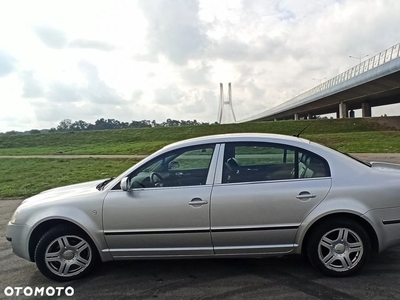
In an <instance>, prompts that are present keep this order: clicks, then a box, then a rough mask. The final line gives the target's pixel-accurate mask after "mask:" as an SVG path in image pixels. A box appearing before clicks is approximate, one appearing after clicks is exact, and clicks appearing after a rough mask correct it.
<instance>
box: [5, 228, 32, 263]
mask: <svg viewBox="0 0 400 300" xmlns="http://www.w3.org/2000/svg"><path fill="white" fill-rule="evenodd" d="M30 230H31V228H30V226H28V225H19V224H12V223H11V222H9V223H8V224H7V231H6V239H7V241H9V242H11V247H12V249H13V252H14V254H16V255H18V256H20V257H22V258H25V259H27V260H30V258H29V250H28V246H29V242H28V241H29V240H28V238H29V233H30Z"/></svg>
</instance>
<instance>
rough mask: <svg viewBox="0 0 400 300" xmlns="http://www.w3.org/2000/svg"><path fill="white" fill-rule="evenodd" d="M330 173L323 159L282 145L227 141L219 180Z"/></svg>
mask: <svg viewBox="0 0 400 300" xmlns="http://www.w3.org/2000/svg"><path fill="white" fill-rule="evenodd" d="M326 176H330V171H329V166H328V164H327V163H326V161H325V160H324V159H322V158H321V157H319V156H318V155H316V154H313V153H311V152H309V151H306V150H303V149H298V148H296V147H291V146H286V145H282V144H272V143H271V144H270V143H227V144H226V145H225V153H224V165H223V178H222V183H235V182H254V181H268V180H287V179H297V178H315V177H326Z"/></svg>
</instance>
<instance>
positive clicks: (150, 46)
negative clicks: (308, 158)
mask: <svg viewBox="0 0 400 300" xmlns="http://www.w3.org/2000/svg"><path fill="white" fill-rule="evenodd" d="M21 7H24V9H23V10H21ZM399 12H400V2H399V1H397V0H351V1H350V0H337V1H334V0H321V1H305V0H279V1H278V0H229V1H228V0H221V1H215V0H199V1H195V0H136V1H130V0H121V1H111V0H100V1H90V0H88V1H83V2H82V1H78V0H70V1H64V0H61V1H51V0H37V1H25V0H15V1H8V2H5V3H3V4H2V9H0V36H1V37H2V38H1V39H0V104H1V106H2V109H1V110H0V132H1V131H7V130H13V129H17V130H28V129H32V128H45V127H47V128H49V127H54V126H56V125H57V123H58V122H59V121H60V120H62V119H65V118H71V119H73V120H75V119H82V120H85V121H87V122H94V121H95V120H96V119H97V118H115V119H119V120H120V121H131V120H142V119H151V120H153V119H156V120H157V121H158V122H162V121H164V120H165V119H167V118H171V119H197V120H199V121H209V122H214V121H215V120H216V115H217V108H218V101H219V83H220V82H223V83H224V84H225V86H224V87H225V92H226V93H227V83H228V82H232V90H233V105H234V108H235V112H236V116H237V118H239V119H240V118H244V117H247V116H250V115H252V114H255V113H258V112H260V110H263V109H267V108H270V107H271V106H273V105H276V104H279V103H281V102H283V101H285V100H288V99H290V98H291V97H293V96H295V95H296V94H298V93H299V92H301V91H306V90H308V89H310V88H312V87H313V86H315V85H317V84H318V83H319V82H318V80H313V78H317V79H321V78H327V79H328V78H330V77H333V76H336V75H337V74H339V73H340V72H343V71H345V70H346V69H348V68H350V67H352V66H353V65H355V64H356V63H357V60H355V59H352V58H349V55H352V56H365V55H367V54H368V55H370V56H372V55H374V54H376V53H378V52H380V51H383V50H384V49H386V48H388V47H391V46H392V45H394V44H397V43H398V42H399V35H398V24H399V21H398V20H399V19H400V13H399ZM399 106H400V105H395V106H392V107H390V108H385V107H382V108H379V109H378V108H374V110H373V113H374V114H377V115H382V114H384V113H387V114H388V115H389V114H400V108H399ZM385 110H388V112H384V111H385ZM389 112H390V113H389Z"/></svg>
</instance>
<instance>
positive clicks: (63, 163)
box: [0, 158, 137, 199]
mask: <svg viewBox="0 0 400 300" xmlns="http://www.w3.org/2000/svg"><path fill="white" fill-rule="evenodd" d="M136 162H137V160H134V159H98V158H88V159H85V158H80V159H43V158H27V159H21V158H3V159H0V166H1V168H0V199H1V198H3V199H5V198H16V197H28V196H31V195H34V194H37V193H39V192H42V191H44V190H47V189H50V188H54V187H57V186H63V185H68V184H73V183H79V182H84V181H90V180H96V179H102V178H107V177H114V176H117V175H119V174H120V173H122V172H123V171H125V170H126V169H128V168H130V167H131V166H133V165H134V164H135V163H136Z"/></svg>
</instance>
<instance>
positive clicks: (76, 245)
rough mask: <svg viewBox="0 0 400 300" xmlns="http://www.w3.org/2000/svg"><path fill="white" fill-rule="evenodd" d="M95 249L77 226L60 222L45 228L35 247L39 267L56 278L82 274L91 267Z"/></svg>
mask: <svg viewBox="0 0 400 300" xmlns="http://www.w3.org/2000/svg"><path fill="white" fill-rule="evenodd" d="M97 257H98V255H97V250H96V249H95V247H94V245H93V242H92V241H91V239H90V238H89V237H88V236H87V235H86V234H85V233H83V232H81V231H80V230H79V229H77V228H74V227H72V226H66V225H59V226H57V227H54V228H52V229H50V230H49V231H47V232H46V233H45V234H44V235H43V237H42V238H41V239H40V240H39V242H38V244H37V246H36V250H35V261H36V266H37V268H38V269H39V271H40V272H41V273H42V274H43V275H44V276H46V277H48V278H50V279H53V280H57V281H69V280H74V279H78V278H81V277H83V276H85V275H87V274H88V273H89V272H90V271H92V269H93V267H94V266H95V264H96V261H97Z"/></svg>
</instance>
